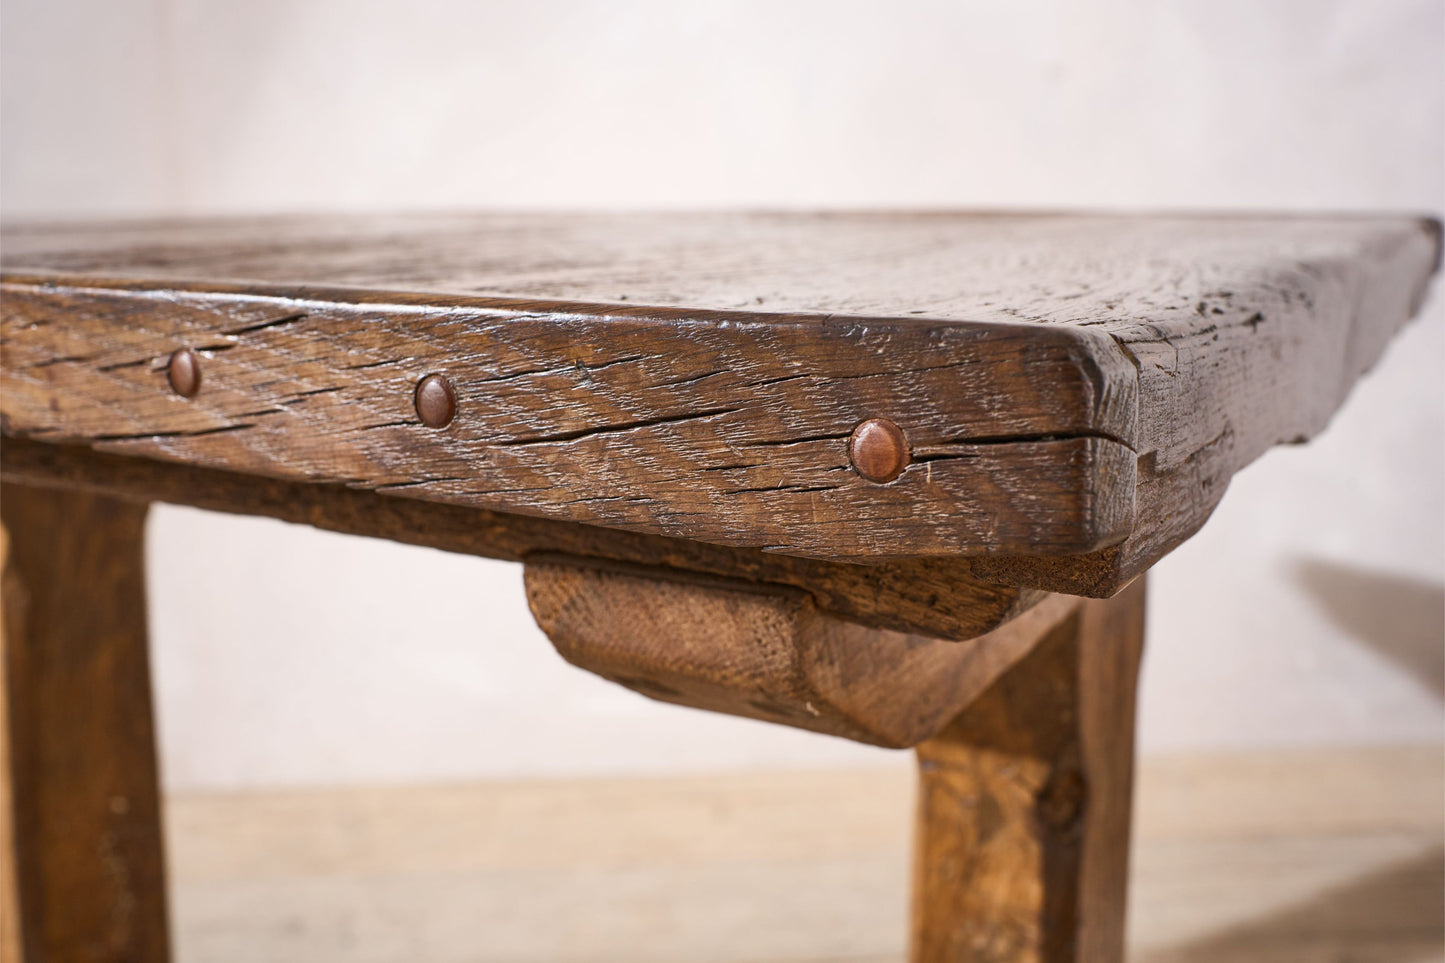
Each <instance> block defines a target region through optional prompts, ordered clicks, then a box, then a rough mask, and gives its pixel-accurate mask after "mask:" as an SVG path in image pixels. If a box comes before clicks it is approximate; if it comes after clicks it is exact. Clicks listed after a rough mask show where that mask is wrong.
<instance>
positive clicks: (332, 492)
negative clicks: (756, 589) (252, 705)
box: [0, 438, 1043, 639]
mask: <svg viewBox="0 0 1445 963" xmlns="http://www.w3.org/2000/svg"><path fill="white" fill-rule="evenodd" d="M0 472H3V473H4V476H5V477H6V478H9V479H13V480H16V481H22V482H25V483H27V484H31V485H44V486H52V487H59V488H74V489H81V490H87V491H96V492H110V493H114V494H116V495H118V496H120V497H124V498H128V499H131V500H134V501H142V502H151V501H158V502H170V503H174V504H178V505H192V506H195V507H198V508H205V509H209V510H211V511H220V512H233V513H237V514H243V515H263V516H267V517H270V518H278V519H281V520H282V521H287V522H295V523H299V524H306V525H313V526H316V527H318V528H324V529H327V530H330V531H336V532H344V533H346V534H349V535H364V536H369V537H372V538H385V539H389V540H391V541H397V542H406V543H408V544H412V545H425V546H428V547H430V548H439V549H442V550H444V551H448V552H460V553H463V554H467V555H482V556H486V557H489V558H498V559H503V560H505V561H513V562H517V561H522V560H524V559H527V558H530V557H532V556H534V555H536V554H538V553H560V554H566V555H570V556H574V557H584V558H593V559H597V560H599V561H613V562H623V563H631V564H638V565H647V566H656V567H660V568H666V569H671V570H674V571H676V572H678V573H682V574H686V573H694V574H699V575H714V576H722V577H725V578H731V579H743V580H747V581H752V582H757V583H763V584H767V585H776V586H791V587H793V588H798V589H803V590H806V591H807V592H808V593H809V595H810V596H811V597H812V598H813V601H814V603H815V604H816V605H817V606H818V608H819V609H820V610H821V611H822V612H825V613H827V614H829V615H832V616H834V617H836V618H841V619H845V620H848V621H853V622H858V623H860V624H862V625H868V626H873V627H876V628H883V629H894V630H897V631H900V632H913V633H918V634H922V635H927V636H932V637H937V638H946V639H971V638H973V637H974V636H977V635H982V634H983V633H985V632H988V631H990V630H992V629H993V628H994V627H995V626H997V625H999V624H1000V623H1001V622H1004V621H1006V620H1007V619H1009V618H1012V617H1013V616H1014V615H1016V614H1018V613H1019V612H1022V611H1024V610H1026V609H1027V608H1029V607H1030V606H1031V605H1033V604H1034V603H1035V602H1037V601H1038V600H1039V599H1040V598H1042V597H1043V596H1042V594H1041V593H1039V592H1035V591H1031V590H1019V589H1017V588H1014V587H1011V586H1000V585H991V584H986V583H981V582H979V581H977V580H976V579H975V578H974V577H973V575H972V573H971V571H970V569H969V567H968V564H967V562H966V561H965V560H963V559H947V558H920V559H894V560H889V561H884V562H879V563H877V564H875V565H867V566H865V565H849V564H842V563H837V562H824V561H818V560H815V559H807V558H795V557H793V556H789V555H779V554H777V553H772V552H761V551H757V550H753V549H734V548H727V547H724V546H720V545H709V544H707V543H705V542H690V541H687V540H684V539H674V538H662V537H659V536H656V535H641V534H637V533H634V532H623V531H617V530H614V529H606V528H596V527H593V526H589V525H577V524H573V523H565V522H556V521H551V520H548V519H542V518H531V517H528V516H525V515H509V514H503V513H496V512H489V511H485V510H482V509H473V508H462V507H459V506H454V505H443V504H439V503H435V502H424V501H418V500H415V499H410V498H392V497H387V496H384V495H378V494H376V493H374V492H368V491H355V490H351V489H347V488H343V487H340V486H336V485H315V484H309V485H308V484H297V483H294V482H282V481H276V480H274V479H269V478H256V477H252V476H247V475H239V474H235V473H233V472H223V471H215V470H212V469H206V468H193V467H190V466H187V465H175V464H170V463H166V462H157V461H151V460H149V459H144V458H129V457H125V456H123V455H114V454H104V453H101V452H96V451H93V450H91V449H90V448H86V447H81V446H75V445H48V444H43V443H40V442H34V441H27V440H24V439H16V438H5V439H0Z"/></svg>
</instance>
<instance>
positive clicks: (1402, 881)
mask: <svg viewBox="0 0 1445 963" xmlns="http://www.w3.org/2000/svg"><path fill="white" fill-rule="evenodd" d="M1442 932H1445V849H1440V848H1432V849H1430V850H1429V851H1427V852H1425V853H1422V854H1421V855H1419V856H1416V857H1413V858H1411V859H1406V860H1401V861H1399V862H1397V863H1393V864H1391V865H1389V866H1386V867H1384V868H1382V869H1380V870H1379V871H1377V872H1374V873H1370V874H1369V875H1367V876H1362V877H1360V878H1358V879H1354V880H1351V881H1349V882H1348V883H1345V884H1343V885H1341V886H1338V887H1335V888H1332V889H1329V890H1326V891H1324V892H1322V893H1320V894H1319V895H1317V896H1315V897H1313V898H1311V899H1309V900H1307V901H1305V902H1303V903H1300V904H1297V905H1295V906H1291V907H1289V908H1287V909H1284V910H1282V911H1280V912H1278V913H1274V914H1271V915H1269V916H1267V917H1264V918H1262V919H1259V920H1255V921H1252V922H1249V923H1244V924H1241V925H1239V926H1235V927H1231V928H1229V929H1227V930H1223V931H1221V932H1218V933H1211V934H1209V935H1208V936H1204V937H1201V938H1200V939H1198V940H1195V941H1193V942H1190V943H1187V944H1185V945H1183V946H1174V947H1169V948H1168V949H1163V950H1158V951H1155V952H1149V953H1145V954H1143V955H1142V956H1139V957H1136V958H1134V960H1133V963H1274V961H1284V960H1298V961H1305V960H1310V961H1314V960H1318V961H1321V963H1324V961H1336V960H1338V961H1347V960H1360V961H1365V960H1369V961H1371V963H1414V961H1417V960H1431V959H1440V953H1441V950H1442V949H1445V936H1442Z"/></svg>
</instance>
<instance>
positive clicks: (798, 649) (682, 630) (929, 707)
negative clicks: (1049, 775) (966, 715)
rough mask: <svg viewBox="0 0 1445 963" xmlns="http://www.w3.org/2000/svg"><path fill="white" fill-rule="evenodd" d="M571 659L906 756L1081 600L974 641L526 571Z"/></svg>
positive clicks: (754, 596)
mask: <svg viewBox="0 0 1445 963" xmlns="http://www.w3.org/2000/svg"><path fill="white" fill-rule="evenodd" d="M526 586H527V602H528V604H529V605H531V607H532V613H533V615H535V616H536V618H537V624H538V625H539V626H541V628H542V631H543V632H545V633H546V634H547V637H548V638H549V639H551V640H552V644H553V645H555V646H556V647H557V651H558V652H559V653H560V654H561V655H562V657H563V658H564V659H566V660H567V661H568V662H571V663H572V664H573V665H576V666H578V667H579V668H583V669H587V670H588V671H590V672H594V673H596V674H598V675H600V676H602V677H603V678H606V679H609V680H611V681H613V682H616V683H618V684H620V685H624V686H626V687H627V688H629V689H632V690H634V691H636V692H640V693H642V694H643V695H645V696H648V697H649V698H653V699H658V700H661V701H663V702H675V703H679V704H681V705H687V706H692V707H694V708H699V709H710V710H712V711H714V712H725V713H728V714H730V715H738V716H747V717H749V718H753V719H761V720H763V721H765V722H779V723H783V724H784V725H790V726H796V727H798V728H800V729H812V730H814V731H816V732H826V733H828V734H829V735H835V736H843V737H845V738H848V739H853V740H855V741H858V742H867V743H871V744H873V745H879V746H889V747H892V748H903V747H907V746H913V745H916V744H918V743H919V742H921V741H923V740H924V739H926V738H928V737H929V736H932V735H933V734H934V733H936V732H937V731H938V730H939V729H940V728H942V727H943V725H944V724H945V723H947V722H948V721H949V720H950V719H952V718H953V717H954V716H955V715H957V714H958V712H959V710H960V709H962V708H963V707H964V706H965V705H967V704H968V703H969V702H970V701H972V699H973V698H974V697H975V696H976V695H978V693H980V692H981V691H983V690H984V689H985V688H987V686H988V685H989V683H991V682H992V681H993V680H994V679H995V678H997V677H998V675H999V674H1000V673H1002V672H1003V671H1004V670H1005V669H1007V668H1008V666H1010V665H1011V664H1012V663H1013V662H1014V661H1015V660H1017V659H1019V658H1020V657H1022V656H1023V655H1024V654H1026V653H1027V652H1028V650H1029V648H1030V647H1031V646H1032V645H1033V643H1034V642H1035V641H1037V639H1038V638H1039V637H1040V636H1042V635H1043V634H1044V632H1045V631H1046V630H1047V628H1048V627H1049V626H1051V625H1054V624H1055V623H1057V622H1059V621H1060V620H1061V619H1063V618H1064V617H1065V616H1067V615H1068V614H1069V612H1071V611H1072V609H1073V608H1074V607H1075V606H1076V605H1077V604H1078V603H1077V600H1074V599H1069V598H1066V597H1063V596H1054V597H1052V598H1050V599H1048V600H1046V601H1044V602H1043V603H1041V604H1040V605H1038V606H1037V607H1036V608H1034V609H1032V610H1030V611H1029V612H1028V613H1026V614H1024V615H1022V616H1020V617H1019V618H1017V619H1015V620H1013V621H1012V622H1009V623H1008V624H1006V625H1004V626H1003V627H1001V628H999V629H997V630H995V631H994V632H991V633H989V634H988V635H984V636H982V637H980V638H977V639H973V640H971V641H967V642H950V641H945V640H941V639H930V638H925V637H922V636H918V635H909V634H905V633H902V632H890V631H887V630H883V629H870V628H866V627H864V626H860V625H857V624H855V623H851V622H845V621H841V620H839V619H837V618H834V617H831V616H828V615H826V614H824V613H822V612H820V611H819V610H818V608H817V606H816V605H815V604H814V602H813V600H812V598H811V597H810V596H808V595H807V594H806V593H804V592H799V591H795V590H794V591H789V590H785V589H782V588H780V587H777V586H760V585H758V584H757V583H750V582H742V581H738V580H723V579H708V580H703V579H698V578H693V579H687V580H683V579H681V578H679V577H678V574H677V573H676V572H675V571H669V570H659V569H655V568H643V567H619V566H609V567H599V566H598V565H596V564H595V563H587V562H581V561H579V560H576V559H570V558H566V557H540V558H534V559H533V560H530V561H528V563H527V566H526Z"/></svg>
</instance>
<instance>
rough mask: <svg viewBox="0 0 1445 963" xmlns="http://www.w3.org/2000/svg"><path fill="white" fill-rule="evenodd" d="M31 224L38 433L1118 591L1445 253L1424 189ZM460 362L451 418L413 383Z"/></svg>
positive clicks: (21, 318)
mask: <svg viewBox="0 0 1445 963" xmlns="http://www.w3.org/2000/svg"><path fill="white" fill-rule="evenodd" d="M4 240H5V259H4V265H5V270H6V272H7V278H8V287H7V289H6V298H5V307H4V313H5V319H4V328H3V337H4V342H3V345H0V349H3V350H0V355H3V357H0V361H3V371H4V375H5V379H6V385H7V391H6V395H5V399H4V400H3V403H0V413H3V414H4V415H5V418H6V421H5V431H6V432H7V433H9V434H11V435H26V436H29V437H33V438H37V439H42V440H45V441H66V442H72V443H78V444H86V445H91V446H95V447H98V448H102V449H106V450H110V451H116V452H121V453H125V454H129V455H132V456H135V457H143V458H147V459H169V460H175V461H182V462H186V463H191V464H199V465H205V466H208V467H216V468H224V469H228V470H233V471H239V472H245V473H251V474H257V475H264V476H268V477H276V478H285V479H290V480H308V481H314V480H328V481H331V482H335V483H338V484H344V485H348V486H353V487H358V488H368V489H371V490H376V491H382V492H386V493H391V494H396V495H399V496H405V497H409V498H418V499H425V500H433V501H446V502H449V503H453V504H461V505H468V506H476V507H483V508H487V509H491V510H499V511H507V512H518V513H527V514H534V515H538V516H544V517H548V518H554V519H558V520H565V521H574V522H584V523H588V524H596V525H602V526H606V527H612V528H619V529H627V530H632V531H638V532H645V533H650V534H663V535H669V536H674V537H681V538H688V539H693V540H700V541H708V542H712V543H717V544H726V545H730V546H734V547H748V548H762V549H767V550H770V551H775V552H781V553H786V554H793V555H801V556H815V557H820V558H830V559H854V560H859V559H876V558H886V557H900V556H909V557H912V556H968V557H971V558H973V559H974V563H973V565H974V570H975V571H976V572H978V573H979V575H980V577H983V578H987V579H990V580H994V581H999V582H1003V583H1008V584H1020V585H1031V586H1035V587H1040V588H1045V589H1049V590H1062V591H1070V592H1076V593H1080V594H1095V595H1107V594H1109V593H1110V592H1113V591H1116V590H1117V589H1118V588H1119V587H1120V586H1121V585H1122V584H1124V583H1125V582H1126V581H1127V580H1128V579H1129V578H1130V577H1132V576H1133V575H1134V574H1137V573H1138V572H1139V571H1142V570H1143V569H1144V568H1147V566H1148V565H1149V564H1151V563H1152V562H1153V561H1156V560H1157V559H1158V558H1159V557H1160V556H1162V555H1163V554H1164V553H1166V552H1167V551H1168V550H1169V549H1171V548H1172V547H1174V546H1175V545H1177V544H1178V543H1179V542H1180V541H1182V540H1183V539H1184V538H1187V537H1188V535H1189V534H1191V533H1192V532H1193V531H1194V530H1196V529H1197V528H1198V526H1199V525H1200V524H1202V522H1203V521H1204V519H1205V518H1207V517H1208V514H1209V513H1210V511H1212V509H1213V507H1214V505H1215V504H1217V502H1218V500H1219V498H1220V497H1221V496H1222V493H1223V491H1224V489H1225V487H1226V486H1227V484H1228V480H1229V478H1230V476H1231V475H1232V474H1233V472H1235V471H1237V470H1238V469H1239V468H1241V467H1243V466H1244V465H1245V464H1247V463H1248V462H1249V461H1250V460H1252V459H1253V458H1255V457H1257V456H1258V455H1259V454H1260V453H1261V452H1263V451H1264V450H1265V449H1267V448H1268V447H1269V446H1270V445H1272V444H1276V443H1280V442H1288V441H1295V440H1300V439H1303V438H1306V437H1308V436H1309V435H1311V434H1313V433H1315V432H1317V431H1318V430H1320V429H1321V428H1322V427H1323V426H1324V424H1325V423H1326V422H1327V420H1328V418H1329V416H1330V414H1331V413H1332V412H1333V411H1334V410H1335V408H1336V407H1338V405H1339V404H1340V403H1341V401H1342V400H1343V398H1344V396H1345V394H1346V393H1347V391H1348V390H1349V387H1350V385H1351V384H1352V383H1353V382H1354V380H1355V379H1356V378H1357V377H1358V376H1359V375H1360V373H1361V372H1363V371H1364V370H1365V369H1366V368H1367V367H1368V366H1369V365H1370V364H1371V363H1372V362H1373V361H1374V359H1375V358H1376V357H1377V356H1378V355H1379V353H1380V351H1381V350H1382V348H1383V345H1384V343H1385V342H1386V340H1387V339H1388V337H1389V336H1390V334H1391V333H1392V332H1393V331H1394V330H1395V329H1396V328H1398V326H1399V325H1400V324H1402V323H1403V322H1404V321H1405V320H1406V319H1407V318H1408V317H1409V316H1410V314H1411V313H1412V312H1413V311H1414V310H1415V308H1416V307H1417V305H1418V303H1419V300H1420V298H1421V297H1422V295H1423V291H1424V288H1425V284H1426V282H1427V279H1428V277H1429V276H1430V274H1431V272H1432V270H1433V268H1434V265H1435V263H1436V262H1437V260H1438V251H1439V232H1438V227H1437V226H1436V225H1434V224H1433V222H1428V221H1423V220H1419V219H1414V218H1408V217H1393V218H1391V217H1278V216H1236V217H1205V216H1195V217H1189V216H1177V215H1169V216H1133V217H1125V216H1079V215H1049V216H1019V215H967V214H948V213H941V214H839V215H673V216H645V217H629V216H621V215H616V216H613V215H606V216H603V215H598V216H590V215H575V216H574V215H567V216H562V215H556V216H553V215H496V216H477V217H436V218H382V219H346V218H342V219H304V218H303V219H259V220H258V219H252V220H232V221H212V222H173V223H159V222H157V223H141V224H119V225H108V226H104V227H96V226H79V227H66V226H37V227H29V228H25V227H22V228H8V229H7V232H6V234H5V238H4ZM35 272H63V273H51V274H47V275H45V276H35ZM107 276H109V277H111V278H112V279H111V280H106V277H107ZM116 277H120V278H122V279H121V280H116V279H114V278H116ZM124 278H129V279H131V280H124ZM136 279H140V280H136ZM181 279H188V280H186V281H184V282H182V280H181ZM228 281H242V282H244V283H240V284H231V283H227V282H228ZM318 285H339V286H351V287H350V289H347V288H345V287H340V288H322V287H318ZM358 287H364V288H375V289H385V290H378V291H371V292H367V291H362V290H356V288H358ZM179 346H189V347H192V348H193V349H194V350H196V351H197V352H198V354H199V355H200V357H201V358H202V362H203V365H204V368H205V374H204V377H205V380H204V382H203V384H204V387H203V389H202V390H201V392H200V393H199V394H198V395H197V396H196V398H194V399H192V400H190V401H185V400H183V399H181V398H179V397H177V396H174V395H172V394H171V393H169V392H168V391H167V390H166V386H165V384H164V378H163V376H162V375H161V373H160V371H159V368H158V365H159V363H160V359H163V358H165V357H167V356H168V355H169V353H170V351H172V350H174V349H175V348H176V347H179ZM434 371H439V372H441V373H445V374H446V375H447V376H448V377H449V378H451V379H452V380H453V382H454V383H455V384H456V386H457V391H458V404H459V410H458V414H457V418H456V420H455V421H454V422H453V423H452V425H451V426H449V427H448V428H446V429H445V430H442V431H430V430H427V429H424V428H422V427H421V425H420V424H419V422H418V420H417V417H416V414H415V411H414V410H413V409H412V408H411V395H412V392H413V390H414V388H415V385H416V381H417V380H418V379H419V378H421V377H422V376H423V375H425V374H429V373H433V372H434ZM873 417H879V418H886V419H888V420H890V421H893V422H895V423H897V424H898V425H899V426H900V428H902V429H903V431H904V433H905V434H906V436H907V439H908V441H909V443H910V446H911V448H912V454H913V461H912V464H910V465H909V467H908V468H907V469H906V470H904V471H903V473H902V475H901V476H900V477H899V478H898V479H897V480H896V481H894V482H892V483H890V484H887V485H876V484H873V483H870V482H868V481H866V480H865V479H863V478H861V477H860V476H858V475H857V474H856V473H855V472H854V471H853V470H852V469H851V468H850V466H849V464H848V461H847V452H846V440H847V436H848V435H849V434H850V433H851V431H852V430H853V428H854V427H855V426H856V425H857V424H858V423H860V422H861V421H862V420H864V419H867V418H873Z"/></svg>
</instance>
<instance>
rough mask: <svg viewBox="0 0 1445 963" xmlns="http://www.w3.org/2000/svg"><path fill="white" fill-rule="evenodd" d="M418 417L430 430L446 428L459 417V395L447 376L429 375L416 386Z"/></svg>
mask: <svg viewBox="0 0 1445 963" xmlns="http://www.w3.org/2000/svg"><path fill="white" fill-rule="evenodd" d="M414 400H415V402H416V415H417V417H418V418H420V419H421V423H422V424H424V425H426V426H427V427H428V428H445V427H446V426H447V425H449V424H451V423H452V419H453V418H455V417H456V416H457V393H456V391H454V390H453V389H452V383H451V382H450V381H448V380H447V378H446V376H445V375H439V374H429V375H427V376H426V377H425V378H423V379H421V380H420V381H418V382H417V385H416V397H415V399H414Z"/></svg>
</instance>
